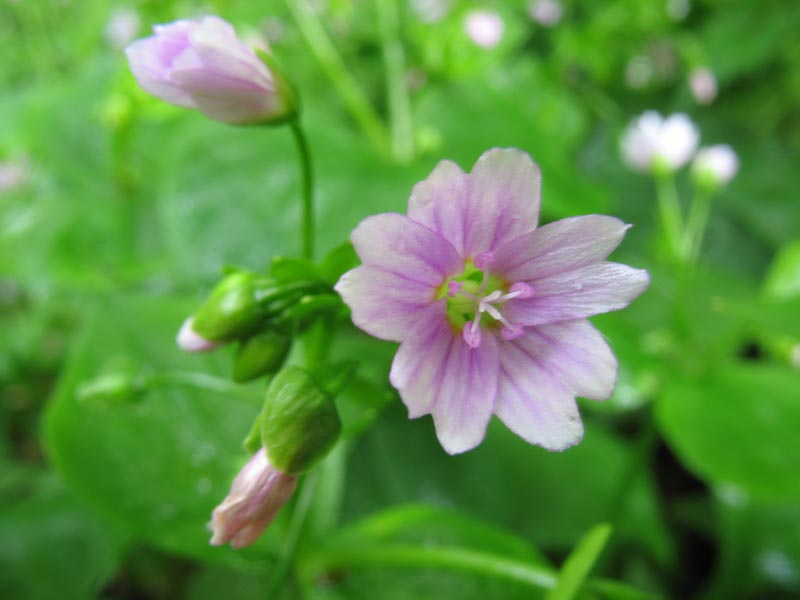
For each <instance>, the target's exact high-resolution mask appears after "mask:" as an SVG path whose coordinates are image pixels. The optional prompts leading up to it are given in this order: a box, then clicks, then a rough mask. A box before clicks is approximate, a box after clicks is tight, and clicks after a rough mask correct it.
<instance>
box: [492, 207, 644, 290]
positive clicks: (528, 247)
mask: <svg viewBox="0 0 800 600" xmlns="http://www.w3.org/2000/svg"><path fill="white" fill-rule="evenodd" d="M629 227H630V225H626V224H625V223H624V222H623V221H620V220H619V219H616V218H614V217H607V216H605V215H587V216H584V217H571V218H569V219H562V220H560V221H556V222H555V223H550V224H548V225H544V226H542V227H539V228H538V229H536V230H535V231H532V232H530V233H526V234H523V235H521V236H519V237H517V238H514V239H513V240H511V241H510V242H508V243H506V244H504V245H503V246H502V247H501V248H500V249H499V250H498V251H497V252H496V253H495V255H494V262H493V263H492V270H493V271H494V272H496V273H499V274H502V275H503V277H504V278H505V279H507V280H508V281H530V280H534V279H539V278H542V277H548V276H550V275H555V274H557V273H563V272H565V271H574V270H575V269H579V268H581V267H585V266H587V265H590V264H594V263H597V262H600V261H603V260H605V259H606V258H607V257H608V255H609V254H611V252H613V251H614V249H615V248H616V247H617V246H619V244H620V242H621V241H622V238H623V237H625V232H626V231H627V230H628V228H629Z"/></svg>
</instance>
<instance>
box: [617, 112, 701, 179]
mask: <svg viewBox="0 0 800 600" xmlns="http://www.w3.org/2000/svg"><path fill="white" fill-rule="evenodd" d="M699 139H700V133H699V131H698V130H697V127H696V126H695V124H694V123H692V121H691V119H689V117H688V116H686V115H684V114H674V115H670V116H669V117H667V118H666V119H665V118H663V117H662V116H661V115H660V114H659V113H657V112H655V111H652V110H649V111H647V112H645V113H644V114H642V115H641V116H640V117H638V118H637V119H635V120H634V121H632V122H631V124H630V125H629V126H628V128H627V129H626V130H625V133H624V134H623V136H622V143H621V149H622V158H623V159H624V160H625V162H626V163H627V164H628V165H629V166H631V167H632V168H634V169H636V170H637V171H642V172H646V173H654V174H656V175H660V174H667V173H671V172H673V171H675V170H677V169H680V168H681V167H682V166H684V165H685V164H686V163H687V162H689V159H690V158H691V157H692V154H694V151H695V148H697V142H698V140H699Z"/></svg>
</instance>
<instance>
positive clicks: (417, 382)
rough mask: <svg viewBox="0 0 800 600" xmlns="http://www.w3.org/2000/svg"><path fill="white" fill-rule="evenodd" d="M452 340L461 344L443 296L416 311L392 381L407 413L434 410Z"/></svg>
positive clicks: (413, 416) (394, 365)
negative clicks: (447, 312) (435, 302)
mask: <svg viewBox="0 0 800 600" xmlns="http://www.w3.org/2000/svg"><path fill="white" fill-rule="evenodd" d="M453 344H462V345H463V342H462V341H461V336H460V335H458V334H457V333H456V332H454V331H453V327H452V325H450V322H449V321H448V320H447V317H446V315H445V306H444V300H441V301H439V302H438V303H437V304H435V305H432V306H430V307H428V308H426V309H424V310H422V311H420V312H419V313H417V315H416V320H415V322H414V323H413V324H412V325H410V326H409V328H408V335H407V336H406V337H405V339H404V340H403V343H402V344H400V348H399V349H398V350H397V354H395V357H394V360H393V361H392V370H391V373H390V375H389V381H391V383H392V385H393V386H394V387H395V388H397V389H398V390H399V391H400V396H401V397H402V399H403V402H404V403H405V405H406V406H407V407H408V417H409V418H410V419H416V418H417V417H421V416H423V415H427V414H429V413H430V412H431V408H432V406H433V403H434V400H435V398H436V394H437V393H438V389H439V387H440V385H441V381H442V377H443V376H444V367H445V364H446V358H447V357H448V356H449V354H450V351H451V347H452V346H453Z"/></svg>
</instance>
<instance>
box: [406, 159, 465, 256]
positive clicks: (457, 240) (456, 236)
mask: <svg viewBox="0 0 800 600" xmlns="http://www.w3.org/2000/svg"><path fill="white" fill-rule="evenodd" d="M468 202H469V177H468V176H467V175H466V174H465V173H464V171H462V170H461V168H460V167H459V166H458V165H457V164H455V163H454V162H451V161H449V160H443V161H441V162H439V164H437V165H436V167H435V168H434V169H433V171H432V172H431V174H430V175H428V177H427V179H425V180H424V181H421V182H420V183H418V184H417V185H415V186H414V189H413V190H412V191H411V198H410V199H409V200H408V216H409V217H410V218H412V219H414V220H415V221H417V222H418V223H422V224H423V225H425V226H426V227H427V228H428V229H433V230H434V231H436V232H438V233H439V234H440V235H441V236H442V237H443V238H445V239H446V240H447V241H449V242H450V243H451V244H452V245H453V247H454V248H455V249H456V250H457V251H458V253H459V254H462V255H463V253H464V239H465V232H466V222H465V219H464V215H465V214H466V213H467V210H468V208H467V204H468Z"/></svg>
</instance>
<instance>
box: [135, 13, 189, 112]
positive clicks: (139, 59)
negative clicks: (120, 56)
mask: <svg viewBox="0 0 800 600" xmlns="http://www.w3.org/2000/svg"><path fill="white" fill-rule="evenodd" d="M171 27H172V29H170V30H169V31H168V32H167V33H168V34H167V35H166V36H165V38H164V39H162V37H161V36H160V35H156V36H153V37H149V38H145V39H143V40H139V41H137V42H134V43H132V44H130V45H129V46H128V47H127V48H125V55H126V56H127V58H128V64H129V65H130V67H131V72H132V73H133V76H134V77H135V78H136V81H137V82H138V83H139V85H140V86H141V87H142V89H144V90H145V91H146V92H148V93H150V94H152V95H153V96H156V97H157V98H161V99H162V100H164V101H166V102H169V103H170V104H175V105H176V106H183V107H184V108H195V103H194V100H192V98H191V97H190V96H189V94H187V93H186V92H185V91H183V90H182V89H181V88H180V87H179V86H178V85H177V84H175V83H174V82H172V81H171V80H170V78H169V72H170V69H171V68H172V60H173V59H174V56H175V54H176V53H180V52H181V51H182V49H178V48H177V46H178V44H179V41H180V40H176V39H174V38H176V37H177V36H178V34H181V33H183V35H184V37H185V36H186V35H187V34H186V28H187V27H188V24H187V22H184V21H178V22H177V23H174V24H173V25H172V26H171ZM187 43H188V42H187ZM184 48H185V45H184Z"/></svg>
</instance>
